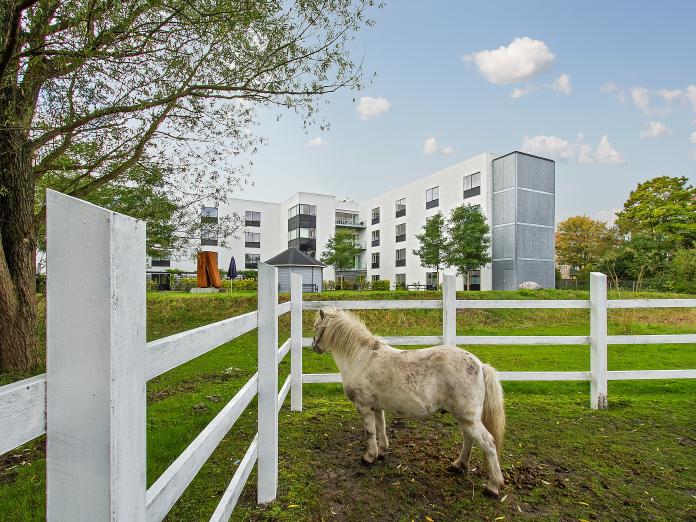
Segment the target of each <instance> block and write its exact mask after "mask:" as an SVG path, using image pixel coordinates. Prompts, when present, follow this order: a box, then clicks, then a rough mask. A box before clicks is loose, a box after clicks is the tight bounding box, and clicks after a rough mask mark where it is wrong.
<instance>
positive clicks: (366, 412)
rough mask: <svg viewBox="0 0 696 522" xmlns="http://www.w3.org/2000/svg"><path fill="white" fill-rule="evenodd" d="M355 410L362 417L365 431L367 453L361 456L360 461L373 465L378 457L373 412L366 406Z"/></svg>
mask: <svg viewBox="0 0 696 522" xmlns="http://www.w3.org/2000/svg"><path fill="white" fill-rule="evenodd" d="M356 406H357V405H356ZM357 408H358V413H360V415H362V418H363V425H364V426H365V431H367V452H366V453H365V455H363V457H362V460H363V462H364V463H365V464H373V463H374V462H375V460H377V457H378V455H379V451H378V450H377V436H376V435H377V429H376V426H375V424H376V421H375V411H374V410H373V409H372V408H369V407H366V406H357Z"/></svg>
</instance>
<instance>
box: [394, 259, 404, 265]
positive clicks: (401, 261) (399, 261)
mask: <svg viewBox="0 0 696 522" xmlns="http://www.w3.org/2000/svg"><path fill="white" fill-rule="evenodd" d="M396 266H406V259H397V260H396Z"/></svg>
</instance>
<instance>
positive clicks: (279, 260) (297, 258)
mask: <svg viewBox="0 0 696 522" xmlns="http://www.w3.org/2000/svg"><path fill="white" fill-rule="evenodd" d="M266 264H267V265H273V266H318V267H325V266H326V265H324V264H322V263H320V262H319V261H317V260H316V259H314V258H313V257H311V256H308V255H307V254H305V253H304V252H300V251H299V250H297V249H296V248H288V249H287V250H286V251H285V252H281V253H280V254H278V255H277V256H275V257H273V258H271V259H269V260H268V261H266Z"/></svg>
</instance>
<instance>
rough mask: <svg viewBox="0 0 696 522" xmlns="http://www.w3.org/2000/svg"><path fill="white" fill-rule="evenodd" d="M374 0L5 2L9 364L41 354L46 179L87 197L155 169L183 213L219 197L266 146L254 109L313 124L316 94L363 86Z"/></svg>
mask: <svg viewBox="0 0 696 522" xmlns="http://www.w3.org/2000/svg"><path fill="white" fill-rule="evenodd" d="M372 4H373V2H372V0H329V1H322V0H306V1H302V2H295V3H293V2H287V3H284V2H277V1H272V0H257V1H247V0H209V1H206V2H197V1H194V2H191V1H188V0H132V1H128V2H114V1H112V0H3V1H2V2H0V339H2V342H1V343H0V370H1V369H17V370H27V369H29V368H31V366H32V365H33V364H34V362H35V360H36V354H37V337H36V326H37V324H36V321H37V314H36V300H35V299H36V296H35V253H36V247H37V241H38V239H37V236H38V235H39V233H40V232H39V231H40V230H41V229H42V226H43V221H44V216H45V209H44V207H43V204H39V205H38V207H39V208H38V209H35V196H36V187H37V183H40V182H41V180H42V179H43V178H44V177H45V176H65V180H67V181H68V182H67V183H65V184H64V185H63V189H62V190H64V192H66V193H68V194H70V195H73V196H76V197H80V198H86V197H88V196H89V195H90V194H94V193H95V192H96V191H98V190H99V189H103V188H104V187H106V186H107V185H109V184H112V183H115V182H117V180H119V179H123V177H124V176H127V175H128V173H129V172H131V169H133V168H134V167H138V168H142V169H145V170H153V169H159V172H161V173H162V174H163V175H164V176H165V179H164V182H165V185H166V187H167V190H169V191H171V193H175V194H177V198H179V199H176V201H177V202H178V203H177V204H178V206H179V208H182V209H184V208H194V207H195V206H196V204H197V203H198V202H200V201H202V200H204V199H205V200H207V201H209V202H213V204H214V203H215V202H219V201H220V200H221V199H224V198H225V197H227V195H228V194H230V193H231V192H232V191H233V190H234V188H236V187H237V186H238V185H239V183H240V182H241V181H243V179H244V174H245V172H246V171H245V170H244V167H245V166H246V165H247V164H248V161H249V159H248V157H249V153H253V151H254V150H255V148H256V146H257V144H258V142H259V140H258V139H256V138H255V137H254V135H253V133H252V132H251V128H252V126H253V122H254V108H255V107H256V106H258V105H265V106H270V107H285V108H290V109H294V110H296V111H298V112H299V113H300V114H301V116H302V117H303V119H304V122H305V124H308V123H311V122H312V121H313V120H314V115H315V110H316V107H317V102H318V98H319V97H320V96H321V95H323V94H326V93H330V92H333V91H336V90H337V89H339V88H342V87H345V86H348V87H357V86H358V85H359V79H360V75H361V68H360V65H359V64H356V63H355V62H354V61H353V60H352V58H351V55H350V53H349V51H348V45H347V44H349V42H350V40H351V39H352V38H353V36H354V34H355V31H357V30H358V29H359V28H361V27H362V26H364V25H366V24H370V23H371V21H370V20H369V19H367V18H366V9H367V8H368V7H370V6H371V5H372ZM39 196H41V194H39ZM173 199H174V198H173Z"/></svg>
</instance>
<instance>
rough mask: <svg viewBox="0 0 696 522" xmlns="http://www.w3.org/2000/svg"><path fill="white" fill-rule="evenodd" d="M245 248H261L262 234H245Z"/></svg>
mask: <svg viewBox="0 0 696 522" xmlns="http://www.w3.org/2000/svg"><path fill="white" fill-rule="evenodd" d="M244 246H247V247H249V248H260V247H261V234H259V233H258V232H244Z"/></svg>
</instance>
